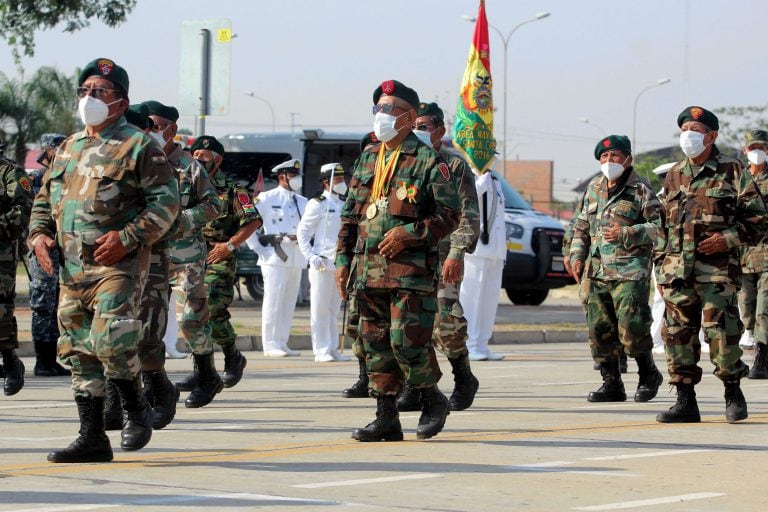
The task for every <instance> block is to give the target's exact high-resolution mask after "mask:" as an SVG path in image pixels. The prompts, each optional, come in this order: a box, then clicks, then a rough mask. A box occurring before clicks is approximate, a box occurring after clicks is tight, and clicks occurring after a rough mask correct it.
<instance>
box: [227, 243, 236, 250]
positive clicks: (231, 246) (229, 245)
mask: <svg viewBox="0 0 768 512" xmlns="http://www.w3.org/2000/svg"><path fill="white" fill-rule="evenodd" d="M227 250H228V251H229V252H235V251H236V250H237V247H235V245H234V244H233V243H232V242H227Z"/></svg>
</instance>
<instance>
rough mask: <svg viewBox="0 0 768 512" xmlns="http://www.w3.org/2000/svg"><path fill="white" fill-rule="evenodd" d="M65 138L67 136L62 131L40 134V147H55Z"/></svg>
mask: <svg viewBox="0 0 768 512" xmlns="http://www.w3.org/2000/svg"><path fill="white" fill-rule="evenodd" d="M66 138H67V136H66V135H64V134H63V133H44V134H42V135H41V136H40V147H41V148H43V149H56V148H57V147H59V146H60V145H61V143H62V142H64V139H66Z"/></svg>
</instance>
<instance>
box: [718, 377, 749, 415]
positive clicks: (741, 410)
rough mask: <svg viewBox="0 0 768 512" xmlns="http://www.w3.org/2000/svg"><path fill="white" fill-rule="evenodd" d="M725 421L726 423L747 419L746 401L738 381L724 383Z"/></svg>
mask: <svg viewBox="0 0 768 512" xmlns="http://www.w3.org/2000/svg"><path fill="white" fill-rule="evenodd" d="M723 384H725V419H726V421H728V423H736V422H737V421H741V420H745V419H747V416H748V414H747V400H746V398H744V393H742V392H741V386H740V385H739V380H738V379H736V380H732V381H725V382H723Z"/></svg>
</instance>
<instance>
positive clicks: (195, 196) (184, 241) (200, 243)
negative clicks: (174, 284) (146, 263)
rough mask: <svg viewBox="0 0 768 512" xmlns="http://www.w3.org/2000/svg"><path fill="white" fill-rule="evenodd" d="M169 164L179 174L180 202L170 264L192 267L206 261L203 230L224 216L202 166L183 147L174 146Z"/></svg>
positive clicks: (216, 194)
mask: <svg viewBox="0 0 768 512" xmlns="http://www.w3.org/2000/svg"><path fill="white" fill-rule="evenodd" d="M168 161H169V162H170V164H171V166H173V168H174V169H175V170H176V176H177V178H178V179H179V197H180V200H181V212H180V213H179V225H178V229H177V230H176V232H175V233H174V234H173V235H172V236H171V239H170V240H169V248H170V254H171V261H172V262H173V263H191V262H193V261H197V260H199V259H201V258H205V252H206V249H205V238H204V237H203V226H205V224H207V223H208V222H210V221H212V220H214V219H216V218H217V217H218V216H219V215H220V214H221V203H220V202H219V194H218V192H216V189H215V188H214V187H213V184H212V183H211V179H210V178H209V177H208V173H207V172H206V170H205V169H204V168H203V166H202V165H200V164H199V163H197V162H196V161H195V159H193V158H192V155H190V154H189V152H187V151H184V149H183V148H182V147H181V146H180V145H178V144H176V145H175V147H174V150H173V152H172V153H171V154H170V155H168Z"/></svg>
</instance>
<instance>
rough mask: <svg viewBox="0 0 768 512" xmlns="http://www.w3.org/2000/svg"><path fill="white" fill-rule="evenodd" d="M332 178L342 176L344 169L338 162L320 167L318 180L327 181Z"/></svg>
mask: <svg viewBox="0 0 768 512" xmlns="http://www.w3.org/2000/svg"><path fill="white" fill-rule="evenodd" d="M332 176H344V167H343V166H342V165H341V164H340V163H339V162H334V163H332V164H325V165H324V166H322V167H320V179H321V180H328V179H330V178H331V177H332Z"/></svg>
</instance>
